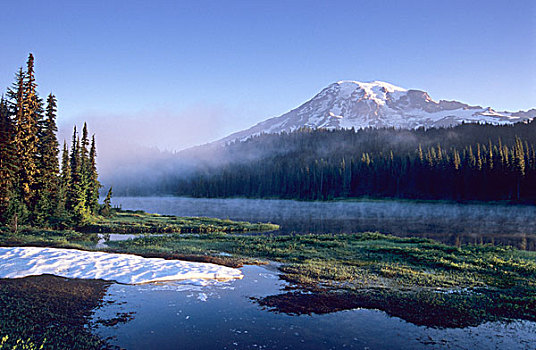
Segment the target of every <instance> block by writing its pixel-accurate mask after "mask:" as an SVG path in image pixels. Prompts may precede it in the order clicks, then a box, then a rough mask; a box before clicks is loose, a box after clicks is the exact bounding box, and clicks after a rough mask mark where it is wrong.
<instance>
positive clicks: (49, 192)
mask: <svg viewBox="0 0 536 350" xmlns="http://www.w3.org/2000/svg"><path fill="white" fill-rule="evenodd" d="M56 110H57V104H56V98H55V96H54V95H52V94H49V96H48V98H47V108H46V118H45V119H44V120H43V122H42V123H41V125H40V126H41V128H40V129H41V130H40V133H39V144H38V156H39V158H38V167H39V172H38V178H37V191H38V192H37V197H38V200H37V205H36V208H35V210H34V215H35V218H36V220H37V224H41V225H42V224H43V223H44V221H45V220H48V219H49V218H50V217H52V216H53V215H54V214H55V211H56V208H57V206H58V201H59V197H58V190H59V178H58V174H59V162H58V154H59V145H58V140H57V138H56V132H57V130H58V128H57V126H56Z"/></svg>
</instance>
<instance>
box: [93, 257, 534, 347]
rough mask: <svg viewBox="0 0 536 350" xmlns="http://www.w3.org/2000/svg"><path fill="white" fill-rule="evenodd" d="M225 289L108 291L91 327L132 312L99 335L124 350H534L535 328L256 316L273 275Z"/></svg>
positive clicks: (259, 274)
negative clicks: (257, 299)
mask: <svg viewBox="0 0 536 350" xmlns="http://www.w3.org/2000/svg"><path fill="white" fill-rule="evenodd" d="M242 272H243V273H244V275H245V277H244V279H242V280H237V281H231V282H213V283H211V284H209V285H205V286H202V285H198V284H196V283H190V284H188V283H178V282H176V283H166V284H148V285H119V284H114V285H112V286H111V287H110V289H109V290H108V294H107V295H106V297H105V299H106V301H114V303H112V304H109V305H108V306H106V307H103V308H101V309H99V310H97V313H96V315H95V316H94V318H95V319H98V318H111V317H113V316H114V315H115V314H117V313H124V312H132V311H134V312H135V314H134V319H133V320H131V321H129V322H127V323H124V324H119V325H117V326H114V327H104V326H100V327H99V328H98V334H100V335H101V336H103V337H112V338H113V340H112V343H113V344H116V345H118V346H121V347H123V348H126V349H162V350H164V349H345V348H348V349H445V348H449V349H534V344H535V342H536V323H534V322H527V321H513V322H509V323H505V322H489V323H484V324H481V325H479V326H476V327H466V328H456V329H437V328H430V327H424V326H416V325H413V324H411V323H409V322H406V321H404V320H402V319H400V318H397V317H390V316H388V315H387V314H385V313H384V312H382V311H378V310H367V309H354V310H347V311H340V312H335V313H331V314H325V315H315V314H313V315H301V316H290V315H286V314H280V313H274V312H271V311H268V310H265V309H262V308H261V307H260V306H259V305H258V304H256V303H255V302H254V301H252V300H251V297H263V296H268V295H274V294H278V293H281V292H282V288H284V286H285V283H284V282H282V281H281V280H280V279H279V278H278V275H277V272H276V271H275V269H274V268H273V267H270V266H269V267H260V266H246V267H244V268H242Z"/></svg>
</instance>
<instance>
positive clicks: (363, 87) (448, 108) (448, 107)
mask: <svg viewBox="0 0 536 350" xmlns="http://www.w3.org/2000/svg"><path fill="white" fill-rule="evenodd" d="M534 117H536V109H531V110H529V111H526V112H523V111H519V112H497V111H494V110H493V109H491V108H489V107H488V108H482V107H480V106H469V105H467V104H464V103H461V102H458V101H444V100H440V101H439V102H437V101H434V100H433V99H432V98H431V97H430V96H429V95H428V94H427V93H426V92H424V91H420V90H406V89H403V88H400V87H398V86H394V85H392V84H389V83H385V82H381V81H373V82H370V83H362V82H358V81H339V82H336V83H334V84H331V85H329V86H328V87H327V88H325V89H324V90H322V91H321V92H320V93H319V94H317V95H316V96H315V97H313V98H312V99H311V100H309V101H307V102H305V103H304V104H302V105H301V106H299V107H298V108H296V109H293V110H291V111H290V112H288V113H285V114H283V115H282V116H280V117H275V118H271V119H268V120H265V121H263V122H261V123H258V124H257V125H254V126H253V127H251V128H249V129H247V130H243V131H239V132H237V133H234V134H232V135H230V136H227V137H225V138H223V139H222V140H220V141H219V142H230V141H234V140H245V139H247V138H249V137H251V136H255V135H259V134H261V133H280V132H283V131H286V132H291V131H294V130H297V129H299V128H303V127H308V128H312V129H317V128H325V129H341V128H345V129H350V128H355V129H359V128H366V127H374V128H381V127H395V128H402V129H413V128H418V127H426V128H430V127H446V126H453V125H457V124H460V123H462V122H468V123H490V124H496V125H500V124H511V123H516V122H523V121H528V120H531V119H533V118H534Z"/></svg>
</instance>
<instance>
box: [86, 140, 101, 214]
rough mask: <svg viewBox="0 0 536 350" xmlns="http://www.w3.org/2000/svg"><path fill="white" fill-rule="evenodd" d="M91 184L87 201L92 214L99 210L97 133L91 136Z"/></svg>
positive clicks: (99, 186)
mask: <svg viewBox="0 0 536 350" xmlns="http://www.w3.org/2000/svg"><path fill="white" fill-rule="evenodd" d="M88 168H89V186H88V191H87V198H86V200H87V203H88V207H89V210H90V211H91V212H92V214H97V213H98V210H99V189H100V188H101V184H100V182H99V175H98V173H97V146H96V143H95V135H93V136H92V137H91V149H90V151H89V166H88Z"/></svg>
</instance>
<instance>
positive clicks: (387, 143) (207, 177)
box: [167, 121, 536, 202]
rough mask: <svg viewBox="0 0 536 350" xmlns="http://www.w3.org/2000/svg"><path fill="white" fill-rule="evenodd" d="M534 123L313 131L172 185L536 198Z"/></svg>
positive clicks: (288, 194)
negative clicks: (426, 128)
mask: <svg viewBox="0 0 536 350" xmlns="http://www.w3.org/2000/svg"><path fill="white" fill-rule="evenodd" d="M535 145H536V121H532V122H530V123H528V124H526V123H518V124H513V125H503V126H494V125H479V124H462V125H459V126H456V127H452V128H440V129H428V130H425V129H422V128H421V129H417V130H396V129H393V128H388V129H362V130H357V131H355V130H322V129H320V130H309V129H303V130H299V131H296V132H293V133H288V134H287V133H283V134H278V135H274V134H262V135H260V136H256V137H253V138H251V139H249V140H247V141H245V142H235V143H233V144H230V145H228V146H226V147H225V149H224V151H223V153H222V155H221V158H226V159H228V160H229V161H228V162H227V163H226V164H224V165H221V164H220V165H218V166H207V167H205V168H203V169H199V170H198V171H197V173H196V174H195V175H194V176H190V177H187V178H182V179H181V178H177V179H175V181H169V179H167V186H168V187H167V192H168V193H172V194H175V195H188V196H195V197H232V196H244V197H272V198H292V199H302V200H329V199H334V198H350V197H365V196H368V197H392V198H408V199H447V200H483V201H492V200H510V201H519V202H534V201H536V153H535V149H536V146H535Z"/></svg>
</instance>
